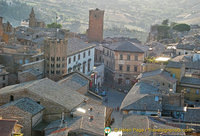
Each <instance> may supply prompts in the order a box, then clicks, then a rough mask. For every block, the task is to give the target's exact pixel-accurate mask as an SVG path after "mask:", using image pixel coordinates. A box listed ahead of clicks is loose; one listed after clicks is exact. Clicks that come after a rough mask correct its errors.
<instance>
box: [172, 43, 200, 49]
mask: <svg viewBox="0 0 200 136" xmlns="http://www.w3.org/2000/svg"><path fill="white" fill-rule="evenodd" d="M176 48H177V49H184V50H200V46H196V45H191V44H178V45H177V46H176Z"/></svg>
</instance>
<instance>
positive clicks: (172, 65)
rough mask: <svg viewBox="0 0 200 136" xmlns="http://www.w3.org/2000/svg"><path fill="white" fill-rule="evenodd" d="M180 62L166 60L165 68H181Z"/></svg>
mask: <svg viewBox="0 0 200 136" xmlns="http://www.w3.org/2000/svg"><path fill="white" fill-rule="evenodd" d="M181 67H182V64H181V62H174V61H168V64H167V66H166V68H181Z"/></svg>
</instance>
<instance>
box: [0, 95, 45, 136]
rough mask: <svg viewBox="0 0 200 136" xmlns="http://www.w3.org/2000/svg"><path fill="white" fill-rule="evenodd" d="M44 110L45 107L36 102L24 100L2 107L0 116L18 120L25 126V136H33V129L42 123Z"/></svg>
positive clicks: (23, 130) (0, 107)
mask: <svg viewBox="0 0 200 136" xmlns="http://www.w3.org/2000/svg"><path fill="white" fill-rule="evenodd" d="M23 103H25V104H26V106H24V105H23ZM43 110H44V107H42V106H41V105H39V104H38V103H36V102H35V101H33V100H31V99H29V98H22V99H20V100H17V101H14V102H10V103H7V104H5V105H3V106H0V116H2V117H3V118H4V119H14V120H18V123H19V124H20V125H22V126H23V128H22V132H23V133H24V136H33V132H32V128H33V127H34V126H36V125H37V124H38V123H40V122H41V121H42V116H43Z"/></svg>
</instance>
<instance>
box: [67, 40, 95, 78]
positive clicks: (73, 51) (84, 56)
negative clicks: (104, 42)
mask: <svg viewBox="0 0 200 136" xmlns="http://www.w3.org/2000/svg"><path fill="white" fill-rule="evenodd" d="M94 47H95V45H92V44H90V43H86V42H84V41H83V40H81V39H79V38H69V40H68V49H67V73H70V72H73V71H75V70H78V71H80V72H82V73H84V74H86V75H89V74H90V73H91V72H92V70H93V67H94Z"/></svg>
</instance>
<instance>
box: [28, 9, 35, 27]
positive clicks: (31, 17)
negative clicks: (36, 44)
mask: <svg viewBox="0 0 200 136" xmlns="http://www.w3.org/2000/svg"><path fill="white" fill-rule="evenodd" d="M36 22H37V21H36V18H35V13H34V9H33V8H32V10H31V14H30V15H29V27H35V26H36Z"/></svg>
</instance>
